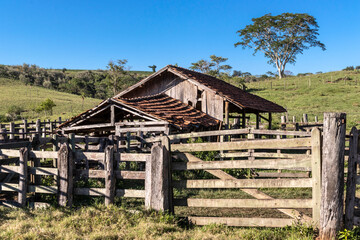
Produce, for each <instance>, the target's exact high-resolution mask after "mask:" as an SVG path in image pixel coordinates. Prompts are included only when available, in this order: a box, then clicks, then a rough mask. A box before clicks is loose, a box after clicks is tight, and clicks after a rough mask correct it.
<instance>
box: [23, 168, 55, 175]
mask: <svg viewBox="0 0 360 240" xmlns="http://www.w3.org/2000/svg"><path fill="white" fill-rule="evenodd" d="M29 172H30V173H31V174H34V175H45V176H46V175H54V176H57V175H58V169H57V168H49V167H30V168H29Z"/></svg>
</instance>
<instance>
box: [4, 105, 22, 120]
mask: <svg viewBox="0 0 360 240" xmlns="http://www.w3.org/2000/svg"><path fill="white" fill-rule="evenodd" d="M22 112H25V110H24V108H22V107H20V106H17V105H12V106H10V107H9V108H8V109H7V111H6V117H8V118H10V119H11V120H12V121H15V120H17V119H19V118H20V117H21V116H20V115H21V113H22Z"/></svg>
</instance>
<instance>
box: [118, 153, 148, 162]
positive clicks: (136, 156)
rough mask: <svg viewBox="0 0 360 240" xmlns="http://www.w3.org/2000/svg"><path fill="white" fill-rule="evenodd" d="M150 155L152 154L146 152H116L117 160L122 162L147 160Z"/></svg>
mask: <svg viewBox="0 0 360 240" xmlns="http://www.w3.org/2000/svg"><path fill="white" fill-rule="evenodd" d="M150 156H151V155H150V154H146V153H115V160H119V161H121V162H146V160H147V159H148V158H150Z"/></svg>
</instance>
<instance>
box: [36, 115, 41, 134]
mask: <svg viewBox="0 0 360 240" xmlns="http://www.w3.org/2000/svg"><path fill="white" fill-rule="evenodd" d="M35 131H36V134H39V136H40V134H41V122H40V119H38V120H36V125H35Z"/></svg>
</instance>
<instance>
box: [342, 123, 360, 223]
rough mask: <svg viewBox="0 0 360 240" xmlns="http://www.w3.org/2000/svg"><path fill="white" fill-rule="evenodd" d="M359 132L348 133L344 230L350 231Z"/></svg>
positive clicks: (354, 129)
mask: <svg viewBox="0 0 360 240" xmlns="http://www.w3.org/2000/svg"><path fill="white" fill-rule="evenodd" d="M358 144H359V132H358V130H357V129H356V127H353V128H352V129H351V132H350V144H349V160H348V175H347V180H346V199H345V228H346V229H348V230H351V229H352V228H353V226H354V209H355V206H354V205H355V191H356V167H357V156H358Z"/></svg>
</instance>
